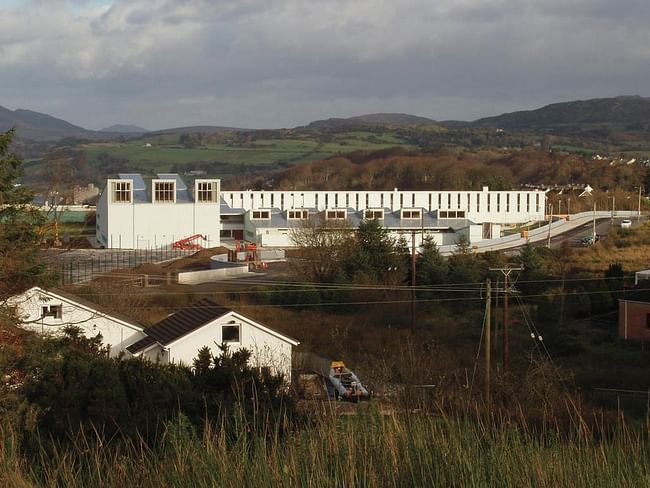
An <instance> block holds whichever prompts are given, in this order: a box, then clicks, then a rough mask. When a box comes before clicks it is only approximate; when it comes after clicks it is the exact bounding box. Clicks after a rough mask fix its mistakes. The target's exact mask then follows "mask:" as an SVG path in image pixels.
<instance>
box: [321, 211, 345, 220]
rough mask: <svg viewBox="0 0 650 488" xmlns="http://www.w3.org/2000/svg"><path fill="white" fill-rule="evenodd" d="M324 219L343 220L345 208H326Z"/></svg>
mask: <svg viewBox="0 0 650 488" xmlns="http://www.w3.org/2000/svg"><path fill="white" fill-rule="evenodd" d="M325 219H327V220H344V219H345V210H327V211H326V212H325Z"/></svg>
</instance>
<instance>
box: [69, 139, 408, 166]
mask: <svg viewBox="0 0 650 488" xmlns="http://www.w3.org/2000/svg"><path fill="white" fill-rule="evenodd" d="M149 144H150V146H149ZM396 145H405V143H404V141H403V140H401V139H400V138H399V137H398V136H397V135H396V134H394V133H389V132H387V133H378V134H375V133H372V132H363V131H352V132H346V133H343V134H340V135H337V136H335V137H333V140H332V141H331V142H321V141H319V140H316V139H315V138H309V137H306V136H304V135H302V136H301V137H299V138H296V139H257V140H254V141H250V142H238V143H220V144H207V145H204V146H201V147H196V148H185V147H183V146H182V145H180V144H179V140H178V137H177V136H176V137H174V136H171V135H165V136H153V137H151V138H145V139H138V140H137V141H129V142H115V143H91V144H85V145H83V146H82V147H81V150H82V151H83V152H84V154H85V156H86V160H87V161H88V162H89V163H91V164H94V165H99V164H100V157H101V156H102V155H105V154H107V155H109V156H111V157H113V158H119V159H123V160H126V161H128V162H129V163H132V165H133V166H137V167H138V168H145V169H147V170H149V171H150V172H151V173H155V172H160V171H170V170H172V167H173V166H174V165H184V164H188V163H221V164H222V165H231V166H233V165H234V166H237V165H246V166H265V165H269V166H270V165H277V164H281V163H282V164H284V165H293V164H298V163H302V162H306V161H312V160H319V159H323V158H325V157H328V156H331V155H333V154H336V153H339V152H350V151H356V150H376V149H384V148H387V147H393V146H396Z"/></svg>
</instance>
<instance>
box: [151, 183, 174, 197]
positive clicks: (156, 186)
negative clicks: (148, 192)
mask: <svg viewBox="0 0 650 488" xmlns="http://www.w3.org/2000/svg"><path fill="white" fill-rule="evenodd" d="M153 201H154V202H159V203H173V202H175V201H176V182H175V181H155V180H154V182H153Z"/></svg>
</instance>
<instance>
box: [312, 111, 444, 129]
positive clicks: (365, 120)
mask: <svg viewBox="0 0 650 488" xmlns="http://www.w3.org/2000/svg"><path fill="white" fill-rule="evenodd" d="M435 123H436V121H435V120H432V119H428V118H426V117H418V116H417V115H409V114H393V113H385V114H382V113H380V114H367V115H358V116H356V117H348V118H331V119H324V120H315V121H313V122H310V123H309V124H308V125H307V127H309V128H310V129H338V128H348V127H360V126H374V125H378V126H382V125H383V126H389V127H399V126H409V125H423V124H435Z"/></svg>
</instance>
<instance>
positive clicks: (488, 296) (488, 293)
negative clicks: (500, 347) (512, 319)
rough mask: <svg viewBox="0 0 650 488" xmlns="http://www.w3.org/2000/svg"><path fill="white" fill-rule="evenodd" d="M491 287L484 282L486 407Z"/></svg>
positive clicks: (488, 403)
mask: <svg viewBox="0 0 650 488" xmlns="http://www.w3.org/2000/svg"><path fill="white" fill-rule="evenodd" d="M491 307H492V286H491V284H490V278H488V279H487V281H486V293H485V344H484V346H485V402H486V403H487V405H488V408H489V405H490V404H491V398H490V396H491V395H490V353H491V347H490V334H491V333H492V331H491V330H490V327H491V324H492V309H491Z"/></svg>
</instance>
